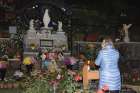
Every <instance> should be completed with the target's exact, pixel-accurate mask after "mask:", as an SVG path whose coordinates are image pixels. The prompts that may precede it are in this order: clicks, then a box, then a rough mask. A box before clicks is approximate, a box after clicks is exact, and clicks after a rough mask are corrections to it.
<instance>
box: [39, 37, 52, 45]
mask: <svg viewBox="0 0 140 93" xmlns="http://www.w3.org/2000/svg"><path fill="white" fill-rule="evenodd" d="M40 47H53V40H48V39H40Z"/></svg>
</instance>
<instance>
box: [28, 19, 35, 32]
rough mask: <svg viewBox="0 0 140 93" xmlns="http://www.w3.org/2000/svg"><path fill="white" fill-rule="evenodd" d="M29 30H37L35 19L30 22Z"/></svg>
mask: <svg viewBox="0 0 140 93" xmlns="http://www.w3.org/2000/svg"><path fill="white" fill-rule="evenodd" d="M29 30H31V31H33V30H35V28H34V19H31V20H30V23H29Z"/></svg>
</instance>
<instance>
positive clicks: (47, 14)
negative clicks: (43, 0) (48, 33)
mask: <svg viewBox="0 0 140 93" xmlns="http://www.w3.org/2000/svg"><path fill="white" fill-rule="evenodd" d="M49 22H50V16H49V10H48V9H46V10H45V14H44V17H43V23H44V27H45V28H49V27H48V24H49Z"/></svg>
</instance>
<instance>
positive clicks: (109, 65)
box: [95, 45, 121, 90]
mask: <svg viewBox="0 0 140 93" xmlns="http://www.w3.org/2000/svg"><path fill="white" fill-rule="evenodd" d="M118 60H119V52H118V51H117V50H116V49H114V48H113V47H112V46H110V45H108V46H106V48H104V49H102V50H100V51H99V54H98V56H97V59H96V60H95V64H96V65H98V66H100V69H99V71H100V81H99V89H101V88H103V86H104V85H108V86H109V90H120V89H121V78H120V71H119V68H118Z"/></svg>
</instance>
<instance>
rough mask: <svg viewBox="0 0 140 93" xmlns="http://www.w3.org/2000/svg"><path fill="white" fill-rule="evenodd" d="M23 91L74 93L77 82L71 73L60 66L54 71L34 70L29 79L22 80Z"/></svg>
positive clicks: (27, 92) (25, 92) (28, 92)
mask: <svg viewBox="0 0 140 93" xmlns="http://www.w3.org/2000/svg"><path fill="white" fill-rule="evenodd" d="M24 89H25V91H24V92H23V93H56V91H57V93H74V92H76V89H77V83H76V81H75V80H74V77H73V75H71V74H69V73H68V70H67V69H66V68H65V67H64V66H62V67H61V69H59V70H58V71H57V72H55V73H50V72H48V71H46V70H45V71H41V70H39V71H36V72H35V73H34V74H33V76H32V77H31V78H30V79H26V82H25V81H24Z"/></svg>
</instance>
